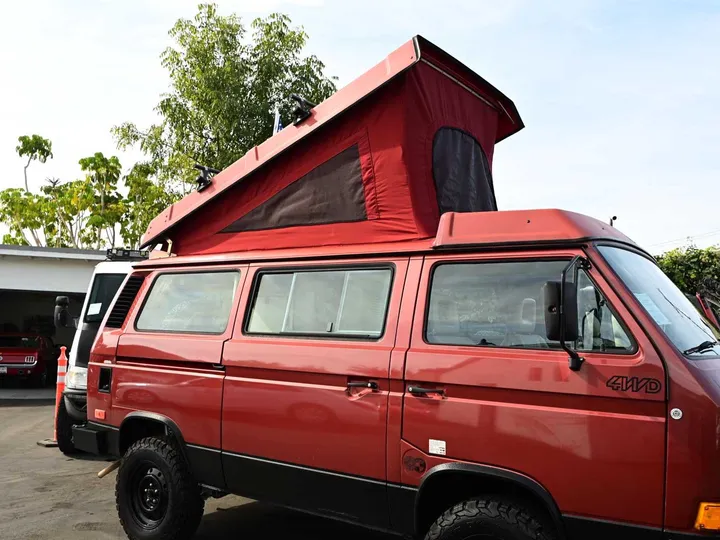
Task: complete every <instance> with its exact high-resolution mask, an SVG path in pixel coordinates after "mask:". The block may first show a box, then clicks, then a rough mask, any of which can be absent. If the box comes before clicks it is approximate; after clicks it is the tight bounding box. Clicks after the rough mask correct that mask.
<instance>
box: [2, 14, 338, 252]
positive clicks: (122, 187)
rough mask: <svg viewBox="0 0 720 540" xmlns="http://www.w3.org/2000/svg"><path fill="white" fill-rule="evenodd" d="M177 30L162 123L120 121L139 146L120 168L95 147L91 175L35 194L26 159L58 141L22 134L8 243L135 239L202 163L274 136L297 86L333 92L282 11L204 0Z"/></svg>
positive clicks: (122, 141)
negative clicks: (244, 9)
mask: <svg viewBox="0 0 720 540" xmlns="http://www.w3.org/2000/svg"><path fill="white" fill-rule="evenodd" d="M170 37H171V38H172V40H173V45H172V46H171V47H168V48H167V49H166V50H165V51H164V52H163V53H162V55H161V64H162V66H163V67H164V68H165V69H167V71H168V74H169V77H170V91H169V92H168V93H167V94H164V95H162V96H161V97H160V102H159V103H158V105H157V107H156V109H155V110H156V112H157V113H158V115H159V121H158V123H157V124H155V125H151V126H149V127H148V128H147V129H142V130H141V129H139V128H138V127H137V126H136V125H135V124H133V123H131V122H127V123H124V124H121V125H119V126H116V127H114V128H113V129H112V132H113V135H114V136H115V139H116V142H117V145H118V148H119V149H126V148H128V147H138V148H139V149H140V150H141V151H142V153H143V156H144V157H143V159H142V160H141V161H140V162H138V163H136V164H135V165H133V166H132V167H131V168H130V170H129V171H128V172H127V174H125V175H124V176H123V174H122V167H121V164H120V161H119V159H118V158H117V157H115V156H112V157H106V156H105V155H103V154H102V153H100V152H98V153H95V154H94V155H92V156H88V157H85V158H83V159H81V160H80V161H79V164H80V168H81V170H82V171H83V172H84V173H85V176H84V177H83V178H81V179H78V180H74V181H71V182H65V183H62V182H60V181H59V180H58V179H50V180H48V182H47V183H46V185H44V186H43V187H42V188H41V189H40V191H39V193H31V192H30V190H29V188H28V179H27V178H28V176H27V173H28V167H29V166H30V164H31V163H32V162H33V161H39V162H41V163H44V162H46V161H47V160H48V159H50V158H52V157H53V154H52V143H51V141H50V140H48V139H45V138H43V137H41V136H40V135H30V136H27V135H26V136H22V137H20V138H19V139H18V142H19V145H18V146H17V148H16V150H17V152H18V155H19V156H20V157H22V158H27V161H26V163H25V165H24V176H25V189H24V190H23V189H18V188H11V189H6V190H4V191H1V192H0V222H2V223H4V224H5V225H6V226H7V227H8V229H9V233H8V234H6V235H5V236H4V238H3V239H2V241H3V243H12V244H24V245H29V244H33V245H37V246H41V245H47V246H58V247H75V248H95V249H99V248H100V247H102V246H105V245H107V246H115V245H116V243H118V242H119V238H121V239H122V242H123V243H124V245H126V246H127V247H138V245H139V243H140V238H141V236H142V234H143V233H144V232H145V230H146V228H147V225H148V223H149V222H150V220H151V219H152V218H153V217H154V216H156V215H157V214H159V213H160V212H161V211H162V210H164V209H165V208H166V207H167V206H169V205H170V204H172V203H173V202H174V201H176V200H177V199H179V198H180V197H182V196H183V195H184V194H186V193H187V192H188V191H189V190H190V189H191V187H192V183H193V182H194V180H195V178H196V177H197V171H195V170H194V169H193V166H194V165H195V164H196V163H199V164H203V165H209V166H212V167H215V168H218V169H222V168H225V167H227V166H228V165H230V164H232V163H233V162H234V161H236V160H237V159H239V158H240V157H242V156H243V155H244V154H245V153H246V152H247V151H248V150H250V149H251V148H252V147H253V146H256V145H258V144H260V143H262V142H263V141H264V140H265V139H267V138H268V137H270V136H271V135H272V128H273V117H274V110H275V109H276V107H277V108H278V109H279V111H280V113H281V118H282V120H283V124H284V125H287V124H289V123H290V122H291V117H292V108H293V104H292V103H291V102H290V100H289V96H290V94H293V93H296V94H299V95H302V96H304V97H305V98H307V99H309V100H310V101H312V102H315V103H319V102H320V101H323V100H324V99H325V98H327V97H328V96H330V95H331V94H332V93H333V92H334V91H335V80H334V79H332V78H329V77H327V76H325V74H324V69H325V66H324V64H323V63H322V62H321V61H320V60H319V59H318V58H317V57H315V56H312V55H310V56H307V55H303V50H304V48H305V44H306V42H307V39H308V36H307V34H306V33H305V32H304V31H303V29H302V28H295V27H292V26H291V21H290V19H289V18H288V17H287V16H285V15H281V14H273V15H270V16H268V17H267V18H264V19H256V20H254V21H253V22H252V23H251V25H250V29H249V30H248V29H246V27H245V26H244V25H243V22H242V21H241V19H240V18H239V17H238V16H237V15H234V14H232V15H227V16H222V15H219V14H218V13H217V7H216V6H215V5H214V4H201V5H200V6H199V8H198V13H197V15H196V16H195V17H194V19H192V20H188V19H180V20H178V21H177V22H176V23H175V25H174V26H173V28H172V29H171V30H170ZM125 193H126V195H124V194H125Z"/></svg>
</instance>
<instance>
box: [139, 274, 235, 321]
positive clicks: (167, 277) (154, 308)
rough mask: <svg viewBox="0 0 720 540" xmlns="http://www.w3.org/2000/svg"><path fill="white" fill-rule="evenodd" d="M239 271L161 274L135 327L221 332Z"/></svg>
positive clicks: (228, 313) (230, 304) (227, 314)
mask: <svg viewBox="0 0 720 540" xmlns="http://www.w3.org/2000/svg"><path fill="white" fill-rule="evenodd" d="M239 278H240V274H239V272H235V271H232V272H197V273H182V274H161V275H159V276H158V277H157V278H156V279H155V282H154V283H153V285H152V289H151V290H150V293H149V294H148V297H147V299H146V300H145V304H144V305H143V307H142V310H141V312H140V315H139V316H138V319H137V322H136V323H135V328H136V329H137V330H144V331H149V332H181V333H196V334H222V333H223V332H224V331H225V329H226V328H227V325H228V320H229V319H230V311H231V310H232V306H233V301H234V299H235V293H236V290H237V284H238V280H239Z"/></svg>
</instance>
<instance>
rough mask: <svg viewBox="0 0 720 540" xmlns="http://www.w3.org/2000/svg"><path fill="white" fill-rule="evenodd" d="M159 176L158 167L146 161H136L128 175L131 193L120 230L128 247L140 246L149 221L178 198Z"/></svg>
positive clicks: (128, 186) (126, 198)
mask: <svg viewBox="0 0 720 540" xmlns="http://www.w3.org/2000/svg"><path fill="white" fill-rule="evenodd" d="M156 178H157V170H156V169H155V168H154V167H153V165H152V164H150V163H146V162H141V163H137V164H135V166H134V167H133V168H132V169H131V170H130V172H129V173H128V174H127V176H125V178H124V182H125V185H126V186H127V188H128V194H127V197H125V211H124V213H123V215H122V218H121V220H120V234H121V235H122V238H123V240H124V242H125V246H126V247H129V248H138V247H139V246H140V239H141V238H142V235H143V234H144V233H145V231H146V229H147V226H148V223H149V221H150V220H151V219H152V218H153V217H155V216H156V215H158V214H159V213H160V212H162V211H163V210H164V209H165V208H167V207H168V206H170V205H171V204H172V203H173V202H174V201H175V200H176V199H177V197H176V195H175V193H174V192H173V191H172V189H168V188H166V186H165V185H164V184H163V183H158V182H157V180H156Z"/></svg>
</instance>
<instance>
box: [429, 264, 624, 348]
mask: <svg viewBox="0 0 720 540" xmlns="http://www.w3.org/2000/svg"><path fill="white" fill-rule="evenodd" d="M566 265H567V261H526V262H507V263H505V262H503V263H456V264H442V265H440V266H437V267H436V268H435V270H434V273H433V276H432V284H431V289H430V300H429V309H428V314H427V323H426V333H425V338H426V340H427V342H428V343H435V344H445V345H471V346H472V345H475V346H489V347H493V346H495V347H512V348H515V347H519V348H527V349H560V344H559V343H558V342H557V341H551V340H549V339H547V334H546V332H545V318H544V297H543V285H544V284H545V282H546V281H557V280H558V279H560V275H561V273H562V271H563V268H565V266H566ZM578 318H579V321H578V323H579V330H580V332H579V335H580V337H579V339H578V341H577V343H575V344H570V345H574V346H575V348H576V349H577V350H582V351H615V352H628V351H630V350H632V348H633V347H632V343H631V341H630V339H629V338H628V335H627V334H626V333H625V331H624V329H623V327H622V326H621V324H620V323H619V321H618V320H617V319H616V318H615V316H614V315H613V314H612V312H611V311H610V308H609V306H608V305H607V303H606V302H605V300H604V297H603V296H602V295H601V294H600V293H599V291H597V289H596V288H595V287H594V285H593V284H592V282H591V281H590V279H589V277H588V276H587V275H586V274H584V273H583V274H581V275H580V276H579V277H578Z"/></svg>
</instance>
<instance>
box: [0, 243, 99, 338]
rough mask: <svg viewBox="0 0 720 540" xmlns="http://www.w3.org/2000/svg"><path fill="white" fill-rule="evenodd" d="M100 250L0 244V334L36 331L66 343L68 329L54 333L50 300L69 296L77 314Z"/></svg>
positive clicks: (68, 334)
mask: <svg viewBox="0 0 720 540" xmlns="http://www.w3.org/2000/svg"><path fill="white" fill-rule="evenodd" d="M103 260H105V252H104V251H94V250H79V249H67V248H45V247H30V246H7V245H0V332H2V331H5V332H17V331H19V332H23V331H37V332H41V333H43V334H45V335H49V336H51V337H52V338H53V340H54V341H55V343H57V344H58V345H68V346H69V345H70V344H71V342H72V337H73V332H74V331H73V330H71V329H65V330H55V328H54V325H53V311H54V308H55V297H56V296H68V297H70V313H71V314H79V313H80V309H81V308H82V303H83V300H84V297H85V293H86V291H87V287H88V284H89V283H90V278H91V276H92V273H93V269H94V268H95V265H96V264H97V263H99V262H100V261H103Z"/></svg>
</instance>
